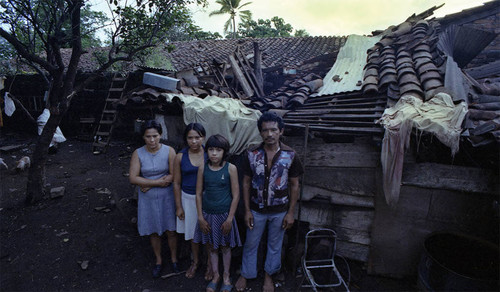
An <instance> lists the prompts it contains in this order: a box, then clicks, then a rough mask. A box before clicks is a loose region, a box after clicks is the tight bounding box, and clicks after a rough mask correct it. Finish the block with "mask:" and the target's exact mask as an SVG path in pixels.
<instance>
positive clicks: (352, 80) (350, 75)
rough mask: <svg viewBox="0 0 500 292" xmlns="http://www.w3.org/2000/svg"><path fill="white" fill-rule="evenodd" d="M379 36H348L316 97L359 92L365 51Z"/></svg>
mask: <svg viewBox="0 0 500 292" xmlns="http://www.w3.org/2000/svg"><path fill="white" fill-rule="evenodd" d="M380 38H381V36H375V37H366V36H359V35H350V36H349V37H348V38H347V41H346V43H345V45H344V46H343V47H342V48H341V49H340V51H339V54H338V55H337V61H336V62H335V64H334V65H333V67H332V69H331V70H330V72H328V74H327V75H326V76H325V78H324V79H323V87H322V88H321V89H320V90H319V93H318V95H332V94H336V93H343V92H351V91H355V90H361V85H362V80H363V68H364V66H365V64H366V51H367V50H368V49H369V48H371V47H373V46H374V45H375V44H376V43H377V42H378V41H379V40H380Z"/></svg>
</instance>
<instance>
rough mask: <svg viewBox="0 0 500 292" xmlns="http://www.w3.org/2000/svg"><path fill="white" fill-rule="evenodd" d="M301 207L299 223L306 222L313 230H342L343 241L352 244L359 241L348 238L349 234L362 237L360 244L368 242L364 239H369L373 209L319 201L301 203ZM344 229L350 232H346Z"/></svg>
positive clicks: (373, 214)
mask: <svg viewBox="0 0 500 292" xmlns="http://www.w3.org/2000/svg"><path fill="white" fill-rule="evenodd" d="M301 205H302V210H301V215H300V221H307V222H309V224H310V225H311V226H313V227H314V228H317V227H326V228H330V227H331V228H333V229H336V228H343V233H344V234H345V238H344V239H346V240H351V241H352V242H360V241H357V240H355V239H354V238H350V237H349V234H351V235H354V234H355V235H356V237H357V238H361V237H362V238H363V241H362V242H366V241H367V240H369V239H366V238H369V237H370V236H369V233H370V231H371V227H372V223H373V218H374V216H375V210H374V209H371V208H359V207H345V206H337V205H332V204H329V203H323V202H320V201H315V202H302V203H301ZM297 219H298V218H297ZM313 227H311V228H313ZM346 229H349V230H350V231H346ZM357 231H362V232H361V233H360V232H357Z"/></svg>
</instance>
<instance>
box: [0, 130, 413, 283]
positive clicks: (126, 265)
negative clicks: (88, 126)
mask: <svg viewBox="0 0 500 292" xmlns="http://www.w3.org/2000/svg"><path fill="white" fill-rule="evenodd" d="M0 134H1V139H0V147H4V146H14V145H20V146H19V148H18V149H13V150H9V151H4V152H0V157H1V158H3V159H4V161H5V162H6V164H7V165H8V166H9V170H5V169H3V168H1V169H0V227H1V228H0V290H1V291H204V290H205V287H206V285H207V282H206V281H205V280H204V279H203V272H204V269H205V267H204V266H203V267H201V268H200V269H199V272H198V273H197V274H196V277H195V278H194V279H186V278H185V277H184V275H177V276H172V277H169V278H166V279H162V278H160V279H153V278H152V277H151V270H152V267H153V259H154V257H153V253H152V250H151V247H150V244H149V239H148V238H147V237H140V236H139V234H138V232H137V228H136V225H135V221H134V219H135V216H136V202H135V200H134V199H133V193H134V188H133V187H132V186H131V185H130V184H129V182H128V177H127V176H126V175H127V173H128V166H129V160H130V156H131V153H132V151H133V150H134V149H135V148H137V147H138V146H140V145H138V144H136V143H133V142H126V141H114V142H112V143H111V146H110V148H109V150H108V152H107V153H105V154H101V155H93V154H92V151H91V145H90V142H83V141H79V140H77V139H75V138H68V141H67V142H65V143H63V144H61V146H60V148H59V151H58V152H57V153H56V154H52V155H50V156H49V161H48V164H47V183H48V185H47V189H48V190H50V189H51V188H56V187H61V186H62V187H64V188H65V192H64V195H63V196H62V197H57V198H46V199H45V200H43V201H42V202H41V203H39V204H37V205H35V206H25V205H24V199H25V190H26V180H27V171H24V172H19V173H18V172H16V171H14V170H13V169H14V168H15V162H16V160H19V159H20V158H21V157H22V156H26V155H27V156H30V155H31V153H32V151H33V149H34V143H35V141H36V137H34V136H26V135H18V134H15V135H14V134H8V133H7V134H6V133H0ZM240 231H242V230H240ZM243 232H244V231H243ZM179 243H180V248H179V255H180V266H181V268H182V269H186V268H187V267H188V266H189V263H190V259H189V250H188V245H186V244H185V243H184V241H183V240H181V239H179ZM163 255H164V259H165V261H166V262H167V261H168V256H167V255H168V246H167V244H166V240H164V249H163ZM240 263H241V248H236V249H235V250H233V263H232V278H233V281H236V279H237V277H238V273H239V266H240ZM349 263H350V268H351V274H352V277H351V287H350V288H351V290H352V291H408V290H415V289H416V285H415V283H414V281H412V280H394V279H387V278H382V277H373V276H368V275H366V272H365V271H364V269H363V265H362V264H361V263H357V262H349ZM163 273H164V274H168V273H170V269H169V267H167V268H165V269H164V270H163ZM276 282H277V285H278V288H277V291H298V290H303V291H307V289H304V288H303V289H300V288H299V286H300V282H301V277H300V274H299V275H298V276H294V275H293V273H292V272H289V271H284V272H283V273H282V274H280V275H279V276H278V277H277V278H276ZM261 285H262V277H261V276H260V277H259V278H258V279H257V280H252V281H249V289H248V290H249V291H260V290H261V289H260V287H261Z"/></svg>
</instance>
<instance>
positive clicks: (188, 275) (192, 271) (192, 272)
mask: <svg viewBox="0 0 500 292" xmlns="http://www.w3.org/2000/svg"><path fill="white" fill-rule="evenodd" d="M197 269H198V263H195V262H192V263H191V266H190V267H189V269H188V270H187V272H186V278H188V279H191V278H193V277H194V275H195V274H196V270H197Z"/></svg>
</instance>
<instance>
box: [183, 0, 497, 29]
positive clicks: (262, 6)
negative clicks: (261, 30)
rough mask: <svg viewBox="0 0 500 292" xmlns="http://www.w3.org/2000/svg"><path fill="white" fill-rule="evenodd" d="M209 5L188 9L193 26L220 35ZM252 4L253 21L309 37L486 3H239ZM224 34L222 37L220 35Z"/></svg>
mask: <svg viewBox="0 0 500 292" xmlns="http://www.w3.org/2000/svg"><path fill="white" fill-rule="evenodd" d="M208 2H209V6H208V7H207V8H205V9H201V8H199V7H196V6H192V7H191V11H192V12H193V18H194V20H195V23H196V25H198V26H200V27H201V28H202V29H203V30H204V31H211V32H219V33H220V34H222V30H223V27H224V23H225V22H226V21H227V19H228V18H229V17H228V16H227V15H214V16H211V17H209V16H208V14H209V13H210V12H211V11H214V10H218V9H219V7H220V5H218V4H216V3H215V0H209V1H208ZM246 2H252V3H251V4H250V5H247V6H245V7H244V9H248V10H250V11H251V12H252V14H253V17H252V18H253V19H254V20H257V19H271V18H272V17H274V16H278V17H281V18H283V20H284V21H285V22H286V23H289V24H291V25H292V26H293V28H294V29H305V30H306V31H307V32H308V33H309V34H310V35H312V36H344V35H350V34H359V35H368V34H370V33H371V32H372V31H374V30H383V29H386V28H387V27H389V26H391V25H397V24H400V23H401V22H403V21H405V20H406V19H407V18H408V17H409V16H410V15H412V14H414V13H415V14H419V13H421V12H423V11H425V10H427V9H429V8H431V7H433V6H439V5H441V4H443V3H444V4H445V5H444V6H443V7H441V8H439V9H438V10H436V11H435V12H434V16H435V17H442V16H444V15H447V14H452V13H455V12H460V11H462V10H463V9H467V8H470V7H474V6H479V5H482V4H483V3H485V2H488V1H487V0H342V1H340V0H241V3H246ZM222 35H223V34H222Z"/></svg>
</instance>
